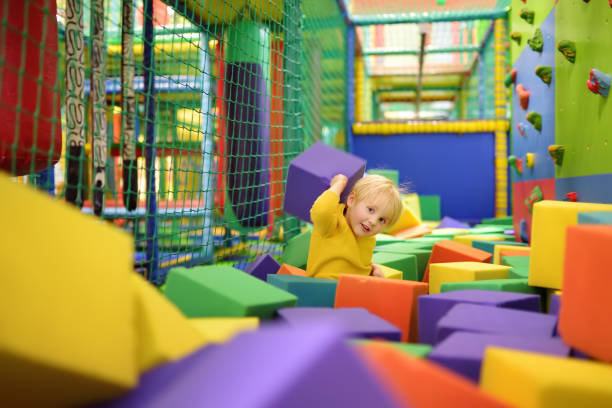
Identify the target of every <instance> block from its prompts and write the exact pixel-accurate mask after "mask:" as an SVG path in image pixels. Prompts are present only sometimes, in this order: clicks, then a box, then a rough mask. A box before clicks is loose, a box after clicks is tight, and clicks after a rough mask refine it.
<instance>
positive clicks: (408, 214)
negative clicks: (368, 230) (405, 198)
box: [385, 204, 421, 234]
mask: <svg viewBox="0 0 612 408" xmlns="http://www.w3.org/2000/svg"><path fill="white" fill-rule="evenodd" d="M420 223H421V220H420V218H418V217H417V216H416V215H415V214H414V213H413V212H412V210H411V209H410V207H408V206H406V204H404V209H403V211H402V215H401V216H400V218H399V220H397V222H396V223H395V225H393V226H392V227H391V228H389V229H388V230H387V231H385V233H387V234H393V233H395V232H398V231H401V230H405V229H407V228H410V227H414V226H416V225H419V224H420Z"/></svg>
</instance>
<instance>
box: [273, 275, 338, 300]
mask: <svg viewBox="0 0 612 408" xmlns="http://www.w3.org/2000/svg"><path fill="white" fill-rule="evenodd" d="M266 279H267V281H268V283H269V284H271V285H274V286H276V287H277V288H279V289H283V290H285V291H287V292H289V293H292V294H294V295H295V296H297V299H298V300H297V304H296V306H298V307H334V302H335V300H336V286H338V281H337V280H335V279H317V278H308V277H305V276H293V275H276V274H268V276H267V278H266Z"/></svg>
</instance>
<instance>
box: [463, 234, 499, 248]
mask: <svg viewBox="0 0 612 408" xmlns="http://www.w3.org/2000/svg"><path fill="white" fill-rule="evenodd" d="M453 241H457V242H459V243H460V244H463V245H467V246H472V241H505V239H504V237H500V236H499V234H496V235H487V234H462V235H455V236H454V237H453Z"/></svg>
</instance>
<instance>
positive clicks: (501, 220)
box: [480, 215, 512, 226]
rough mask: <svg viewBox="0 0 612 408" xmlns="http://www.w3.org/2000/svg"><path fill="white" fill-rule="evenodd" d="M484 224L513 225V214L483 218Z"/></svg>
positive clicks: (482, 222)
mask: <svg viewBox="0 0 612 408" xmlns="http://www.w3.org/2000/svg"><path fill="white" fill-rule="evenodd" d="M480 223H481V224H484V225H504V226H506V225H510V226H511V225H512V216H511V215H509V216H507V217H499V218H483V219H482V221H481V222H480Z"/></svg>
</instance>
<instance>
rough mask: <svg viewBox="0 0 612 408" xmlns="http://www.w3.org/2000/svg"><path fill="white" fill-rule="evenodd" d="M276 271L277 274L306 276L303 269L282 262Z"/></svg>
mask: <svg viewBox="0 0 612 408" xmlns="http://www.w3.org/2000/svg"><path fill="white" fill-rule="evenodd" d="M276 273H277V274H278V275H294V276H308V275H307V274H306V271H305V270H303V269H301V268H298V267H297V266H293V265H289V264H282V265H281V267H280V269H279V270H278V272H276Z"/></svg>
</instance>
